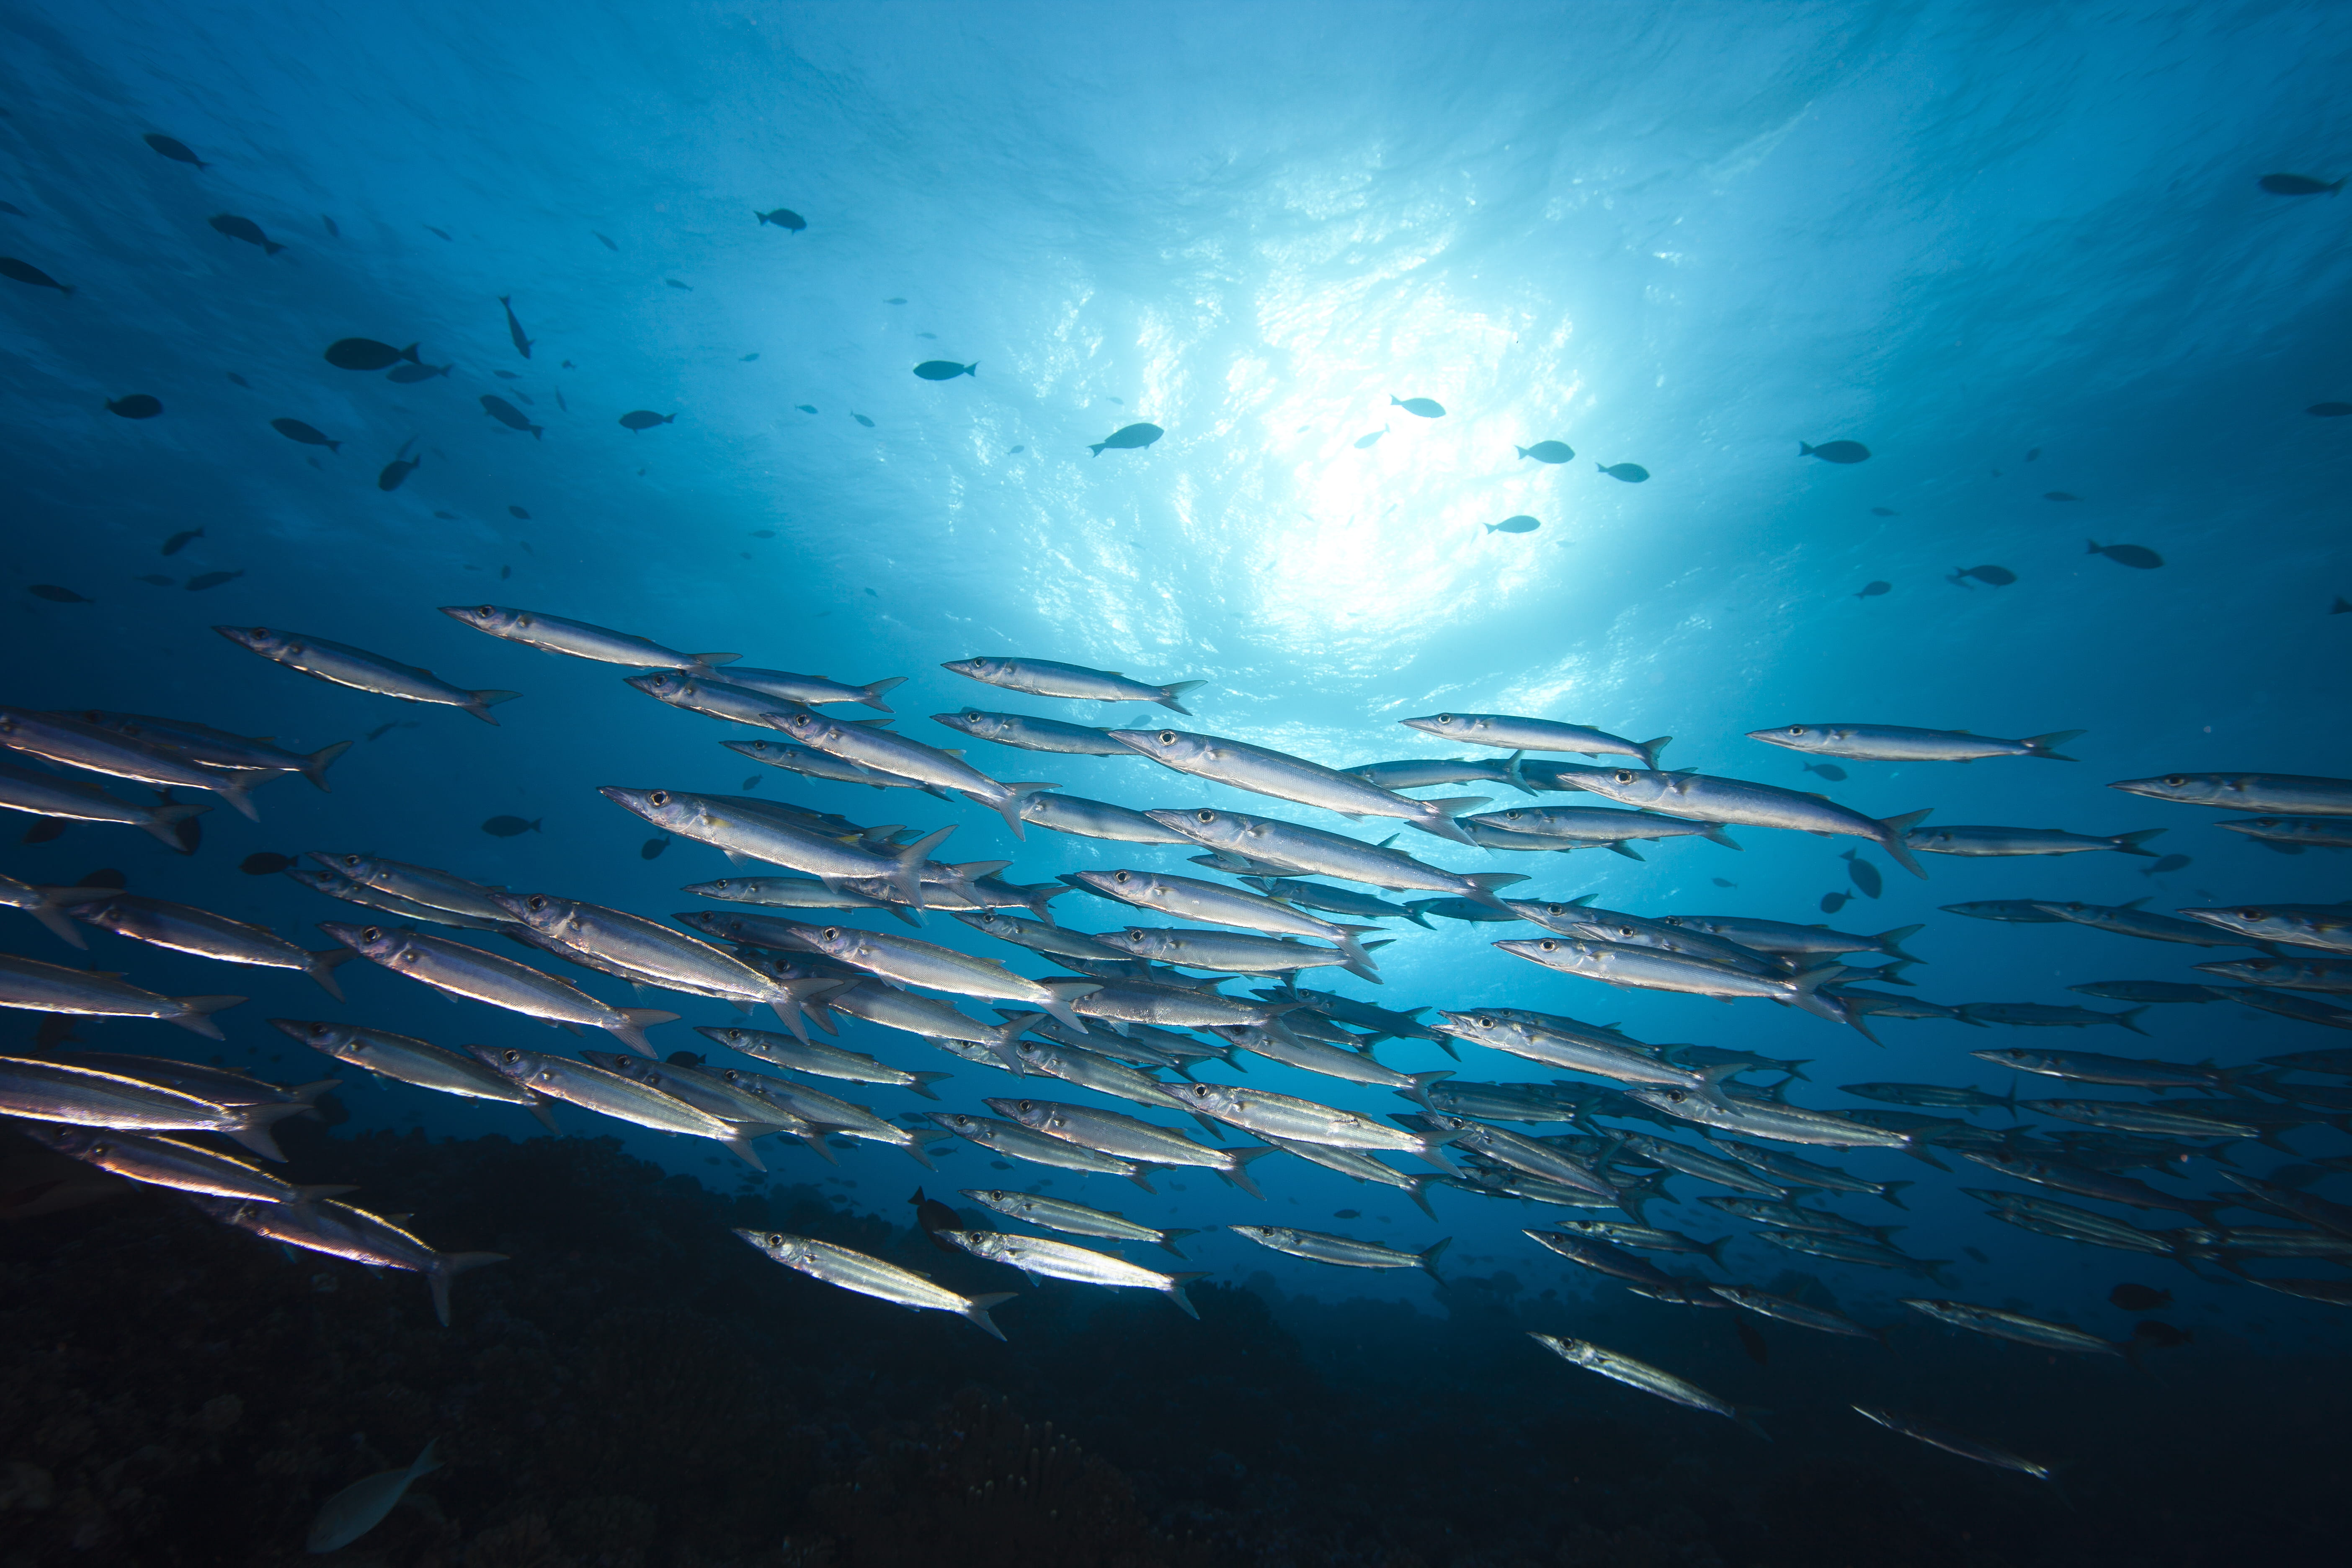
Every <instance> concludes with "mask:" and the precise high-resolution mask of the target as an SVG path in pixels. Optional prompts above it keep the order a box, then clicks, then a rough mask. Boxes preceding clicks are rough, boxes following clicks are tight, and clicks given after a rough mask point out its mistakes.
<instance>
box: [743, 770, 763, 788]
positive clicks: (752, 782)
mask: <svg viewBox="0 0 2352 1568" xmlns="http://www.w3.org/2000/svg"><path fill="white" fill-rule="evenodd" d="M743 787H744V788H745V789H758V788H759V787H760V775H759V774H757V773H753V774H752V775H751V777H750V778H748V779H745V780H744V781H743Z"/></svg>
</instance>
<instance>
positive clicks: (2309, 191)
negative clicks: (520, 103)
mask: <svg viewBox="0 0 2352 1568" xmlns="http://www.w3.org/2000/svg"><path fill="white" fill-rule="evenodd" d="M149 140H150V141H152V140H153V138H152V137H150V138H149ZM2255 184H2259V185H2261V186H2262V188H2263V189H2264V190H2266V191H2268V192H2269V193H2270V194H2271V195H2274V196H2332V195H2335V194H2336V192H2338V191H2340V190H2342V189H2343V188H2344V182H2343V181H2341V180H2337V181H2336V182H2335V183H2334V184H2329V183H2328V182H2327V181H2326V180H2315V179H2313V178H2312V177H2311V176H2310V175H2309V174H2264V175H2263V177H2262V178H2261V179H2260V180H2257V181H2256V182H2255Z"/></svg>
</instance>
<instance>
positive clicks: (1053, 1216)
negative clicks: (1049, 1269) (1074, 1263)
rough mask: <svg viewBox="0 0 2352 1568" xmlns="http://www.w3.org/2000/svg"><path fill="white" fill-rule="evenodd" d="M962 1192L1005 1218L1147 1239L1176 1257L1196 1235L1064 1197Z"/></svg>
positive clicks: (1074, 1232) (1072, 1231)
mask: <svg viewBox="0 0 2352 1568" xmlns="http://www.w3.org/2000/svg"><path fill="white" fill-rule="evenodd" d="M962 1195H963V1196H965V1197H968V1198H970V1199H971V1201H972V1202H974V1203H976V1204H978V1205H981V1207H982V1208H985V1209H989V1210H992V1211H993V1212H994V1213H997V1214H1001V1215H1003V1216H1004V1217H1005V1218H1007V1219H1017V1220H1019V1221H1021V1222H1022V1223H1023V1224H1024V1225H1034V1226H1037V1227H1038V1228H1040V1229H1042V1230H1058V1231H1062V1232H1064V1233H1066V1234H1067V1235H1070V1236H1093V1237H1102V1238H1103V1239H1105V1240H1107V1241H1148V1242H1150V1243H1151V1245H1152V1246H1154V1247H1159V1248H1160V1250H1162V1251H1163V1252H1166V1253H1168V1254H1170V1255H1171V1257H1175V1258H1182V1257H1183V1256H1184V1254H1183V1253H1182V1251H1181V1250H1180V1249H1179V1248H1178V1247H1177V1246H1176V1243H1177V1242H1178V1241H1179V1240H1181V1238H1183V1237H1188V1236H1195V1235H1198V1234H1199V1233H1198V1232H1197V1231H1191V1230H1173V1229H1171V1230H1154V1229H1153V1228H1152V1227H1151V1226H1148V1225H1138V1224H1137V1223H1136V1222H1135V1221H1133V1220H1131V1219H1129V1218H1128V1217H1127V1216H1126V1215H1122V1214H1119V1213H1118V1212H1116V1211H1115V1210H1110V1209H1096V1208H1088V1207H1087V1205H1084V1204H1074V1203H1072V1202H1070V1201H1069V1200H1068V1199H1067V1198H1049V1197H1046V1196H1045V1195H1044V1194H1038V1193H1010V1192H1006V1191H1004V1190H1003V1188H1001V1187H966V1188H965V1189H963V1193H962Z"/></svg>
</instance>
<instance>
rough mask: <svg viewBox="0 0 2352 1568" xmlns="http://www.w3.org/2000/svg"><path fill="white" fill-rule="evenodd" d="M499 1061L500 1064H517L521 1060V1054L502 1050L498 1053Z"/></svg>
mask: <svg viewBox="0 0 2352 1568" xmlns="http://www.w3.org/2000/svg"><path fill="white" fill-rule="evenodd" d="M499 1060H500V1061H502V1062H519V1061H520V1060H522V1053H521V1052H520V1051H518V1050H513V1049H508V1050H503V1051H500V1052H499Z"/></svg>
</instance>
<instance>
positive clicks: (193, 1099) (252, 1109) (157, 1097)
mask: <svg viewBox="0 0 2352 1568" xmlns="http://www.w3.org/2000/svg"><path fill="white" fill-rule="evenodd" d="M307 1110H310V1105H309V1103H308V1102H307V1101H305V1100H281V1101H278V1102H275V1103H271V1104H265V1105H219V1104H215V1102H214V1101H212V1100H205V1099H201V1098H199V1097H198V1096H195V1095H193V1094H185V1093H183V1092H181V1091H180V1090H178V1089H166V1088H164V1087H163V1086H162V1085H160V1084H152V1083H147V1082H143V1081H142V1080H141V1079H135V1078H131V1077H129V1076H127V1075H125V1074H122V1073H115V1072H103V1071H100V1070H98V1069H96V1068H86V1067H68V1066H67V1065H65V1064H63V1063H60V1062H45V1061H36V1060H32V1059H29V1058H23V1057H0V1114H5V1115H8V1116H21V1117H23V1118H24V1119H26V1121H59V1122H65V1123H68V1124H69V1125H72V1126H77V1127H99V1128H106V1129H108V1130H110V1131H117V1132H218V1133H222V1134H224V1135H226V1136H227V1137H230V1138H234V1139H236V1141H237V1142H239V1143H242V1144H244V1145H245V1146H246V1147H247V1148H248V1149H250V1150H252V1151H253V1152H255V1153H257V1154H258V1155H260V1156H261V1157H262V1158H263V1159H265V1160H283V1159H285V1158H286V1156H285V1155H284V1154H282V1153H280V1152H278V1141H277V1140H276V1139H275V1138H273V1137H271V1136H270V1133H269V1129H270V1127H271V1126H272V1125H273V1124H274V1123H276V1122H278V1121H284V1120H285V1119H286V1118H287V1117H289V1116H299V1115H300V1114H302V1113H303V1112H304V1111H307Z"/></svg>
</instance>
